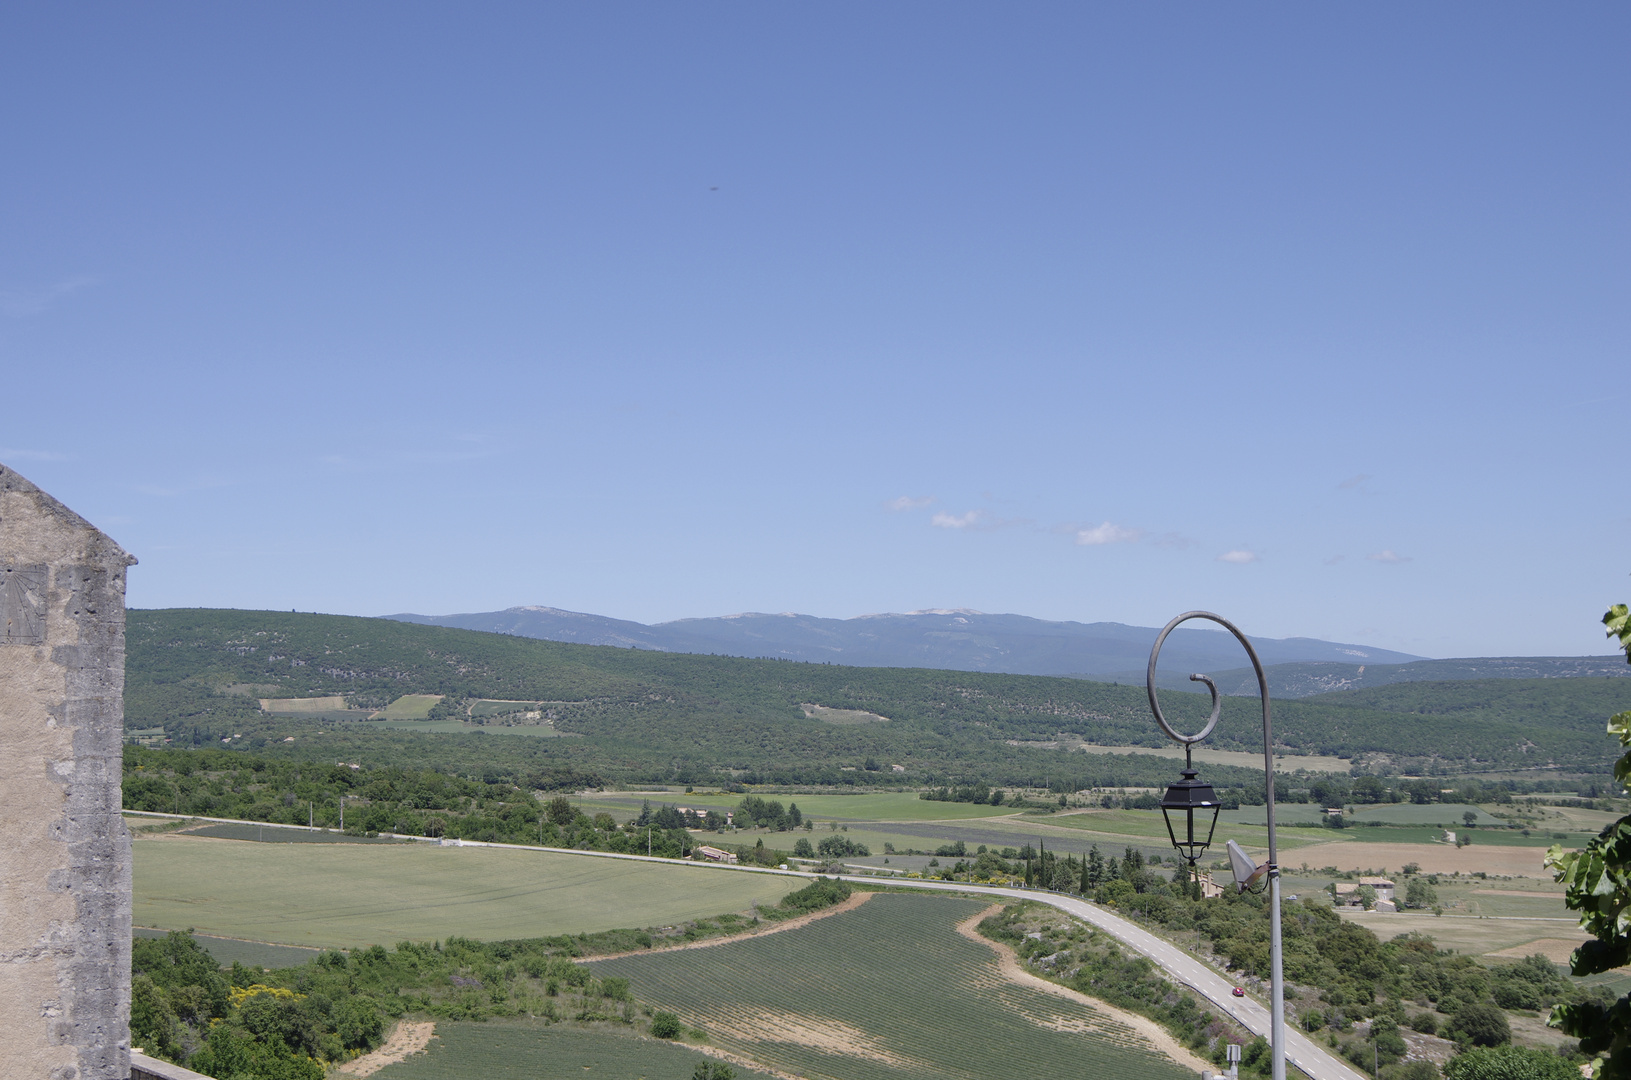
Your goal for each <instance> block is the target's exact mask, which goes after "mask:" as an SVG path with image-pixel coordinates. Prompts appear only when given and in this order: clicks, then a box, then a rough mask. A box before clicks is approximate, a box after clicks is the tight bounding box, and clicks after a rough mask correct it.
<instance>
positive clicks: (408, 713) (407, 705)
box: [374, 694, 442, 720]
mask: <svg viewBox="0 0 1631 1080" xmlns="http://www.w3.org/2000/svg"><path fill="white" fill-rule="evenodd" d="M441 700H442V695H441V694H403V695H402V696H401V697H399V698H397V699H396V700H395V701H393V702H391V703H390V704H389V705H387V706H385V708H383V709H381V710H380V711H379V712H377V713H375V714H374V715H375V716H377V717H378V718H379V719H381V720H423V719H424V718H425V717H427V716H429V715H430V710H431V709H433V708H435V707H436V703H437V702H438V701H441Z"/></svg>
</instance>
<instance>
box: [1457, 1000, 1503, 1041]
mask: <svg viewBox="0 0 1631 1080" xmlns="http://www.w3.org/2000/svg"><path fill="white" fill-rule="evenodd" d="M1449 1032H1450V1034H1451V1035H1453V1036H1454V1037H1455V1040H1456V1042H1459V1043H1461V1044H1463V1045H1466V1046H1502V1045H1505V1044H1506V1043H1509V1042H1511V1041H1512V1025H1511V1024H1508V1023H1507V1022H1506V1013H1504V1012H1502V1011H1501V1010H1500V1009H1497V1008H1496V1007H1495V1006H1493V1005H1478V1004H1473V1005H1463V1006H1461V1008H1459V1009H1457V1010H1456V1011H1455V1015H1454V1016H1452V1017H1450V1026H1449Z"/></svg>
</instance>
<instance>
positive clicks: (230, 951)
mask: <svg viewBox="0 0 1631 1080" xmlns="http://www.w3.org/2000/svg"><path fill="white" fill-rule="evenodd" d="M181 929H185V927H182V928H181ZM132 933H133V935H134V936H135V937H139V938H162V937H166V936H167V935H168V934H169V931H167V930H150V929H147V928H146V927H141V926H138V927H136V929H135V930H134V931H133V932H132ZM193 938H194V940H196V941H197V942H198V943H199V944H200V945H202V946H204V948H206V949H208V950H209V954H210V955H211V956H213V957H215V962H216V963H218V964H220V965H221V966H222V967H231V966H232V964H233V962H234V961H237V962H238V963H241V964H244V965H246V966H248V967H259V968H281V967H296V966H298V965H300V964H304V963H305V962H306V961H307V960H310V959H312V958H313V957H316V956H318V955H319V954H320V950H318V949H302V948H299V947H298V946H294V945H267V944H265V943H263V942H259V941H238V940H237V939H235V938H223V937H209V936H207V935H205V934H194V935H193Z"/></svg>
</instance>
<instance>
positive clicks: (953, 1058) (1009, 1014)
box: [592, 893, 1193, 1080]
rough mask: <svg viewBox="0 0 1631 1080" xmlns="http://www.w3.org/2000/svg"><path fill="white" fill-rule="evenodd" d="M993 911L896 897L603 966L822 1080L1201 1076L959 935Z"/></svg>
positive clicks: (732, 1045) (647, 994)
mask: <svg viewBox="0 0 1631 1080" xmlns="http://www.w3.org/2000/svg"><path fill="white" fill-rule="evenodd" d="M984 906H985V905H984V904H983V903H980V902H976V901H971V900H961V899H955V898H950V897H939V896H921V895H908V894H896V893H886V894H882V895H879V896H875V897H873V898H872V899H871V900H869V901H868V902H867V903H865V904H862V905H861V906H860V907H858V908H856V909H855V910H853V911H849V912H846V913H844V914H842V915H837V916H834V917H832V918H828V919H822V920H819V921H817V922H814V923H811V924H810V925H808V926H805V927H803V928H801V929H799V930H797V931H795V932H792V933H787V934H774V935H769V936H766V937H761V938H754V939H749V940H740V941H732V942H729V943H726V944H722V945H718V946H715V947H713V948H707V949H693V950H686V951H680V952H671V953H655V954H648V955H645V956H632V957H625V958H622V959H617V960H604V961H598V962H595V963H594V964H592V966H593V967H594V968H595V970H596V971H597V972H599V973H603V974H607V975H619V976H626V977H627V978H628V979H629V980H630V982H631V983H632V985H633V987H634V991H635V993H636V994H637V995H638V996H639V997H640V998H641V999H642V1000H646V1001H650V1002H652V1003H654V1004H657V1005H659V1006H661V1007H664V1008H669V1009H672V1010H673V1011H675V1012H677V1013H679V1014H680V1016H681V1017H682V1018H683V1019H685V1020H686V1021H687V1022H688V1023H690V1024H692V1025H694V1026H698V1027H701V1028H702V1029H703V1030H704V1031H706V1032H707V1033H708V1035H709V1038H710V1040H711V1041H712V1042H713V1043H714V1044H716V1045H719V1046H721V1047H723V1048H725V1049H727V1050H730V1051H734V1052H736V1053H739V1054H741V1055H743V1056H745V1057H750V1058H752V1059H754V1060H757V1061H759V1062H761V1063H763V1064H765V1065H767V1066H771V1067H774V1068H776V1069H778V1070H781V1071H783V1072H786V1073H791V1074H793V1075H796V1076H801V1077H810V1078H813V1080H821V1078H833V1080H902V1078H907V1077H925V1078H927V1077H956V1078H964V1080H989V1078H991V1077H1004V1076H1092V1077H1095V1078H1096V1080H1123V1078H1125V1080H1133V1078H1138V1080H1166V1078H1169V1077H1170V1078H1172V1080H1178V1078H1180V1077H1190V1076H1193V1073H1192V1072H1191V1071H1190V1070H1188V1069H1185V1068H1182V1067H1180V1066H1179V1065H1177V1064H1176V1063H1174V1062H1173V1061H1171V1059H1169V1058H1167V1057H1165V1056H1162V1055H1159V1054H1157V1053H1156V1052H1154V1051H1153V1050H1152V1049H1150V1044H1149V1043H1147V1042H1146V1041H1144V1039H1143V1038H1142V1037H1140V1036H1139V1035H1137V1034H1136V1033H1135V1032H1134V1031H1133V1030H1132V1029H1131V1028H1128V1027H1126V1026H1124V1025H1122V1024H1120V1023H1119V1022H1116V1021H1113V1020H1110V1019H1108V1018H1107V1017H1106V1016H1105V1015H1104V1014H1102V1013H1100V1012H1098V1011H1096V1010H1094V1009H1092V1008H1091V1007H1089V1006H1087V1005H1085V1004H1082V1003H1081V1002H1079V1001H1075V1000H1071V999H1067V998H1062V997H1059V996H1057V995H1054V994H1050V993H1047V992H1045V991H1042V990H1039V989H1037V988H1035V987H1032V986H1029V985H1021V984H1018V983H1015V982H1011V981H1009V980H1008V979H1007V978H1006V977H1005V976H1004V975H1003V973H1002V970H1001V969H1000V967H999V965H998V961H997V954H996V953H995V952H993V950H991V949H990V948H989V947H987V946H985V945H983V944H981V943H979V942H974V941H970V940H968V939H967V938H964V937H963V936H961V935H960V934H958V933H957V931H956V929H955V926H956V923H957V922H958V921H959V920H961V919H966V918H968V917H969V916H971V915H973V914H975V913H976V912H979V911H980V910H982V908H983V907H984Z"/></svg>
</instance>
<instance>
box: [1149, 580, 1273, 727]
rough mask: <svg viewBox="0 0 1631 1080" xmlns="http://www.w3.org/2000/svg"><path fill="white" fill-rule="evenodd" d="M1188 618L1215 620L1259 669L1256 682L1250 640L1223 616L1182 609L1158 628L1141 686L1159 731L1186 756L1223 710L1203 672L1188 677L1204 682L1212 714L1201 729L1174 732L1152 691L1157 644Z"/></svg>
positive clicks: (1160, 643) (1159, 653)
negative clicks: (1187, 733)
mask: <svg viewBox="0 0 1631 1080" xmlns="http://www.w3.org/2000/svg"><path fill="white" fill-rule="evenodd" d="M1191 619H1207V620H1209V621H1211V622H1215V623H1217V624H1218V625H1219V626H1221V627H1223V628H1224V629H1225V630H1227V631H1229V632H1230V633H1231V634H1233V635H1234V636H1235V637H1236V638H1237V639H1238V640H1239V641H1240V643H1241V644H1242V645H1244V646H1245V647H1246V653H1247V655H1248V656H1250V657H1251V660H1252V666H1253V667H1255V668H1258V669H1259V670H1258V680H1259V682H1261V681H1262V671H1261V665H1259V664H1258V661H1257V652H1256V650H1254V649H1253V648H1252V646H1251V643H1250V642H1249V641H1247V640H1246V635H1245V634H1242V633H1241V632H1240V630H1239V628H1237V627H1236V626H1235V624H1234V623H1232V622H1230V621H1229V620H1228V619H1225V618H1223V617H1222V616H1221V615H1214V614H1212V613H1211V612H1210V611H1186V612H1184V613H1183V614H1182V615H1179V616H1178V617H1176V618H1174V619H1173V620H1172V621H1171V622H1169V623H1167V625H1166V626H1163V627H1162V628H1161V633H1160V636H1158V637H1157V638H1156V639H1155V647H1154V648H1152V649H1151V650H1150V667H1149V672H1148V674H1147V676H1146V678H1145V687H1146V688H1147V689H1148V690H1149V694H1150V711H1151V712H1153V713H1154V714H1155V722H1156V723H1157V724H1160V725H1161V730H1162V731H1164V732H1166V733H1167V738H1169V739H1171V740H1172V741H1173V742H1177V743H1182V744H1183V746H1184V753H1185V754H1186V755H1187V754H1188V753H1189V750H1190V747H1191V746H1193V745H1194V744H1195V743H1198V742H1200V741H1201V740H1202V739H1204V738H1206V737H1207V736H1208V735H1210V734H1212V729H1213V728H1215V727H1217V725H1218V717H1219V716H1220V715H1221V714H1222V712H1223V705H1222V703H1221V702H1220V701H1219V700H1218V687H1217V684H1216V683H1214V682H1213V681H1212V680H1211V678H1210V677H1208V676H1206V675H1191V676H1190V677H1189V679H1190V681H1191V682H1199V683H1205V684H1206V688H1207V689H1208V690H1209V691H1211V693H1212V715H1211V716H1209V717H1207V720H1206V726H1205V727H1203V728H1201V730H1200V731H1198V732H1197V733H1195V734H1194V735H1180V734H1179V733H1178V732H1176V731H1174V730H1173V728H1172V725H1171V724H1169V723H1167V718H1166V716H1164V715H1163V714H1162V712H1161V702H1160V699H1159V698H1157V697H1156V694H1155V662H1156V660H1158V659H1159V658H1160V656H1161V646H1162V644H1163V643H1165V642H1166V640H1167V635H1168V634H1170V633H1172V632H1173V631H1174V630H1176V629H1177V628H1178V627H1179V626H1180V625H1182V624H1183V623H1186V622H1188V621H1189V620H1191ZM1266 697H1267V693H1266V691H1265V698H1266Z"/></svg>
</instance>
